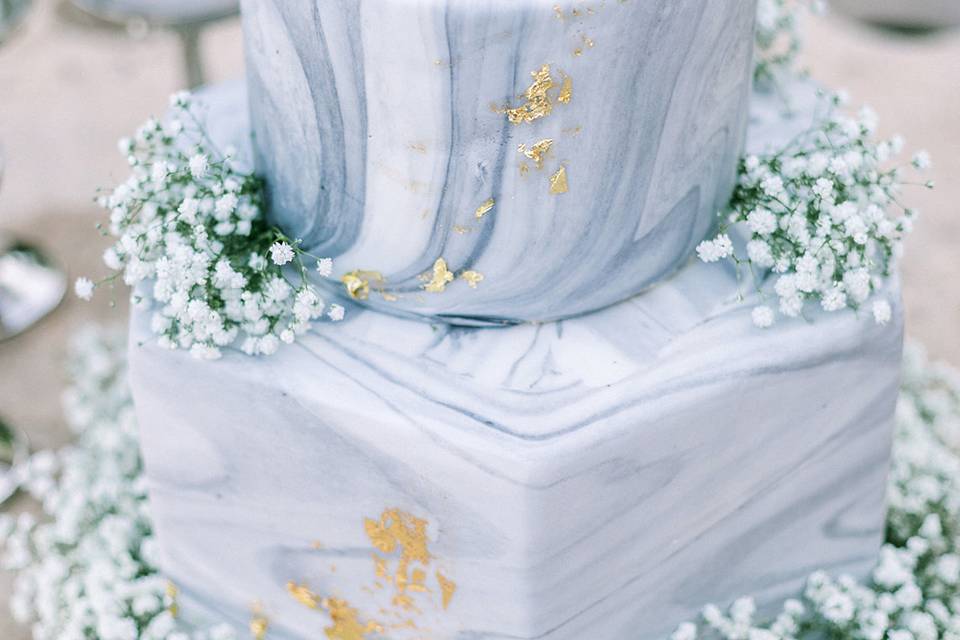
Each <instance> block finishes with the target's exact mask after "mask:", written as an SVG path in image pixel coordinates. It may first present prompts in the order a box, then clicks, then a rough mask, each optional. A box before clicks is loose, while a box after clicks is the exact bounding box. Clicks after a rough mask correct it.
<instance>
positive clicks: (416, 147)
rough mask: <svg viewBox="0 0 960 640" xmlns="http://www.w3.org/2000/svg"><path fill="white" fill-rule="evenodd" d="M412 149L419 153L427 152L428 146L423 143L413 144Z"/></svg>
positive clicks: (411, 144)
mask: <svg viewBox="0 0 960 640" xmlns="http://www.w3.org/2000/svg"><path fill="white" fill-rule="evenodd" d="M410 148H411V149H413V150H414V151H416V152H417V153H426V152H427V145H425V144H423V143H422V142H411V143H410Z"/></svg>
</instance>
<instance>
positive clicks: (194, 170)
mask: <svg viewBox="0 0 960 640" xmlns="http://www.w3.org/2000/svg"><path fill="white" fill-rule="evenodd" d="M189 162H190V175H192V176H193V177H194V179H196V180H200V179H201V178H204V177H206V175H207V171H208V170H209V169H210V162H209V160H207V156H206V155H204V154H202V153H198V154H196V155H195V156H193V157H191V158H190V161H189Z"/></svg>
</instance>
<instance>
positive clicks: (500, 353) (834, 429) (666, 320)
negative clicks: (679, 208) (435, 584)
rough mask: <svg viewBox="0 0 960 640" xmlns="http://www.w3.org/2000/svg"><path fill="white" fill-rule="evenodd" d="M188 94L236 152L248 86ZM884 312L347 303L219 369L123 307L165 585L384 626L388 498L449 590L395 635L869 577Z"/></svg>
mask: <svg viewBox="0 0 960 640" xmlns="http://www.w3.org/2000/svg"><path fill="white" fill-rule="evenodd" d="M809 91H810V89H809V87H806V88H804V87H799V88H797V89H795V92H794V94H795V95H804V93H806V94H809ZM206 99H207V100H208V102H209V103H210V113H211V121H210V129H211V131H212V132H213V136H214V137H215V138H216V139H217V140H220V141H223V142H224V143H226V142H229V141H237V142H242V141H243V139H244V136H245V132H246V131H247V129H246V127H245V124H244V117H243V113H244V111H243V109H242V108H239V105H242V104H243V100H244V94H243V89H242V87H241V86H239V85H234V86H233V87H227V88H223V89H220V90H218V91H215V92H213V93H211V94H208V96H207V98H206ZM780 105H781V103H780V102H779V99H778V98H776V97H772V96H768V97H759V96H758V97H756V98H755V100H754V103H753V106H754V109H753V114H752V118H751V121H752V127H753V129H752V131H754V132H757V133H756V135H753V136H751V141H750V146H751V148H754V149H759V148H762V147H764V146H766V145H767V144H769V143H771V141H773V144H777V143H778V142H779V141H780V140H781V139H789V138H790V137H792V133H793V132H795V131H796V130H797V129H798V128H801V127H804V126H807V124H809V122H810V113H809V109H808V108H806V106H805V108H804V109H801V111H800V113H799V114H798V115H796V116H795V117H794V118H793V119H792V120H790V121H788V120H786V119H784V118H783V117H779V116H778V115H777V114H778V113H779V112H780ZM742 287H743V290H744V291H749V290H751V286H750V285H749V283H744V284H743V285H742ZM882 295H884V296H886V297H887V298H888V299H889V300H890V301H891V302H894V303H895V304H894V321H893V322H892V323H891V325H889V326H886V327H878V326H876V325H875V324H874V323H873V321H872V319H871V318H869V317H868V315H869V314H864V315H860V316H858V315H857V314H854V313H853V312H841V313H834V314H825V313H821V312H814V313H812V320H813V322H811V323H808V322H804V321H784V322H781V323H780V324H778V325H776V326H775V327H774V328H772V329H769V330H766V331H762V330H758V329H755V328H754V327H753V326H752V324H751V322H750V309H751V306H752V305H753V304H754V303H755V301H754V300H752V299H750V298H748V299H746V300H743V301H740V300H739V299H738V285H737V281H736V277H735V275H734V273H733V272H732V271H731V270H730V269H728V268H725V267H724V266H718V265H703V264H699V263H697V264H691V265H689V266H687V267H686V268H684V269H683V270H682V271H680V272H679V273H678V274H676V275H675V276H673V277H672V278H670V279H669V280H667V281H666V282H663V283H661V284H660V285H658V286H657V287H654V288H653V289H651V290H650V291H648V292H646V293H645V294H643V295H641V296H638V297H636V298H633V299H631V300H629V301H627V302H624V303H621V304H619V305H615V306H612V307H610V308H607V309H605V310H602V311H600V312H597V313H593V314H590V315H586V316H583V317H579V318H575V319H572V320H567V321H562V322H556V323H549V324H524V325H519V326H513V327H507V328H499V329H468V328H457V327H451V326H449V325H446V324H443V323H438V324H434V325H431V324H427V323H424V322H418V321H413V320H408V319H402V318H396V317H392V316H388V315H384V314H379V313H374V312H369V311H362V310H359V309H352V310H351V311H350V313H349V315H348V318H347V320H345V321H344V322H342V323H339V324H331V325H323V326H318V327H317V328H316V330H315V331H314V332H313V333H312V334H310V335H309V336H308V337H307V338H306V340H305V341H304V342H303V343H302V344H298V345H295V346H291V347H286V348H284V349H283V350H282V351H281V352H280V353H279V354H277V355H275V356H272V357H271V358H269V359H263V360H257V359H251V358H248V357H245V356H240V355H237V354H231V355H228V356H227V357H226V358H225V359H223V360H222V361H219V362H215V363H206V362H198V361H195V360H192V359H190V357H189V356H187V355H186V354H183V353H171V352H166V351H162V350H160V349H158V348H157V347H155V346H153V344H152V337H151V336H150V333H149V329H148V326H147V325H148V318H147V315H146V313H144V312H137V313H136V315H135V316H134V319H133V324H132V339H131V342H132V344H131V350H130V363H131V385H132V389H133V393H134V398H135V402H136V408H137V413H138V419H139V424H140V429H141V440H142V443H143V449H144V456H145V460H146V465H147V477H148V481H149V484H150V492H151V509H152V513H153V516H154V521H155V525H156V530H157V535H158V540H159V543H160V548H161V553H162V564H163V569H164V571H166V572H167V573H168V574H169V575H170V576H171V578H172V579H173V580H174V581H175V583H176V584H177V585H178V586H179V588H180V589H181V591H182V593H183V594H184V598H185V602H184V604H185V607H184V608H185V610H186V611H188V612H190V611H196V610H197V609H201V610H203V611H205V612H206V613H209V614H211V615H213V616H214V617H218V618H225V619H227V620H229V621H231V622H234V623H235V624H237V625H238V626H241V627H242V626H244V625H245V624H246V623H247V621H248V619H249V618H250V616H251V606H252V605H253V604H254V603H258V604H259V606H260V610H261V611H262V613H263V614H264V615H265V616H266V617H267V618H268V619H269V620H270V625H271V627H270V635H269V636H268V637H269V638H271V639H277V640H307V639H309V638H316V637H320V636H322V634H323V632H324V631H323V630H324V629H325V628H327V627H329V626H330V625H331V624H332V622H331V620H330V619H329V618H328V617H327V616H326V615H325V614H324V613H322V612H319V611H315V610H311V609H308V608H306V607H304V606H303V605H302V604H300V603H299V602H297V601H295V600H294V599H293V598H292V597H291V596H290V595H289V594H288V593H287V591H286V584H287V582H288V581H294V582H296V583H298V584H306V585H308V586H309V587H310V588H311V590H312V591H314V592H316V593H317V594H320V595H324V596H334V597H338V598H344V599H346V600H348V601H349V602H350V603H351V605H352V606H353V607H354V608H355V609H356V610H357V611H358V612H359V614H360V616H361V620H364V621H371V620H377V621H380V622H386V620H385V617H388V616H385V615H384V614H383V613H382V612H381V611H380V608H381V607H384V606H386V607H387V608H388V609H389V607H390V605H389V603H385V602H384V600H383V599H384V597H385V596H384V592H381V591H379V590H376V589H371V588H370V585H371V584H372V583H373V581H374V580H375V579H376V576H375V574H374V572H373V563H372V561H371V554H372V553H373V552H374V548H373V547H372V546H371V544H370V541H369V540H368V538H367V536H366V535H364V530H363V523H364V518H376V517H377V516H378V515H379V514H380V513H381V512H382V511H383V510H384V509H386V508H391V507H396V508H400V509H403V510H404V511H407V512H410V513H413V514H415V515H417V516H418V517H422V518H423V519H425V520H427V521H428V522H429V523H430V528H429V536H430V542H431V544H430V548H431V552H432V553H433V554H434V564H435V566H436V567H439V568H441V569H442V570H443V572H444V574H445V575H446V576H448V577H449V578H450V579H452V580H454V581H455V582H456V584H457V591H456V593H455V595H454V598H453V599H452V601H451V603H450V606H449V608H448V609H446V610H443V609H442V608H438V607H432V608H431V607H428V606H426V605H425V604H424V605H423V606H422V610H423V614H422V615H420V616H415V617H416V620H417V622H418V625H419V628H418V630H417V631H416V632H414V631H413V630H411V629H391V630H388V631H387V632H386V633H384V634H383V637H386V638H389V639H390V640H408V639H412V638H417V637H428V638H431V640H454V639H456V640H507V639H511V640H516V639H524V640H532V639H533V638H537V639H541V640H582V639H583V638H591V640H593V639H596V640H631V639H634V638H636V639H637V640H647V639H656V638H664V637H666V635H667V634H668V632H669V631H670V630H671V629H672V627H673V626H674V625H675V624H676V623H677V622H679V621H681V620H683V619H687V618H690V617H692V616H693V615H694V614H695V612H696V611H697V609H698V608H699V607H701V606H702V605H703V604H705V603H707V602H719V603H725V602H727V601H729V599H730V598H733V597H735V596H739V595H743V594H754V595H756V596H757V597H758V599H759V601H760V602H761V603H772V602H774V601H776V600H777V599H779V598H782V597H785V596H786V595H788V594H791V593H793V592H795V591H796V590H798V589H799V588H800V585H801V582H802V580H803V578H804V577H805V576H806V575H807V574H808V573H809V572H811V571H813V570H815V569H821V568H822V569H826V570H829V571H834V572H841V571H845V572H850V573H852V574H854V575H858V576H863V575H866V573H867V571H868V568H869V567H870V566H871V564H872V562H873V559H874V556H875V554H876V552H877V550H878V548H879V545H880V541H881V538H882V523H883V512H884V505H883V494H884V486H885V475H886V468H887V459H888V455H889V446H890V431H891V428H892V421H893V409H894V402H895V399H896V390H897V387H898V381H899V366H900V346H901V333H902V315H901V308H900V305H899V290H898V287H897V285H896V283H891V284H890V285H889V286H888V288H887V290H885V291H884V292H883V293H882ZM317 541H318V542H320V543H322V544H321V545H319V546H318V545H316V544H315V542H317ZM429 595H431V596H433V595H435V593H433V594H429ZM424 598H427V601H429V599H428V596H424ZM391 615H392V614H391ZM369 637H370V638H371V639H372V638H375V637H377V636H376V635H375V634H370V635H369Z"/></svg>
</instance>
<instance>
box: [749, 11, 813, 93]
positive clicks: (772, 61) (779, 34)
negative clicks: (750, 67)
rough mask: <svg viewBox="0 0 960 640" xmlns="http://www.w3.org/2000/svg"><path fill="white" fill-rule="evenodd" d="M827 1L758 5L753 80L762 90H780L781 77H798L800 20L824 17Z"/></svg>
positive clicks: (800, 45)
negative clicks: (808, 16)
mask: <svg viewBox="0 0 960 640" xmlns="http://www.w3.org/2000/svg"><path fill="white" fill-rule="evenodd" d="M825 11H826V2H824V0H760V1H759V2H758V4H757V28H756V46H755V55H754V72H753V77H754V81H755V82H756V83H757V85H759V86H761V87H767V86H776V84H777V82H778V81H779V77H780V76H781V75H784V74H787V75H795V73H796V63H797V56H798V55H799V54H800V50H801V48H802V44H803V43H802V41H801V38H800V30H799V25H798V22H799V18H800V15H801V14H802V13H803V12H809V13H813V14H822V13H824V12H825Z"/></svg>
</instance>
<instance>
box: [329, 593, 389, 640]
mask: <svg viewBox="0 0 960 640" xmlns="http://www.w3.org/2000/svg"><path fill="white" fill-rule="evenodd" d="M320 605H321V606H322V607H323V608H324V609H325V610H326V612H327V613H328V614H329V615H330V621H331V622H333V625H332V626H329V627H326V628H325V629H324V630H323V632H324V634H326V636H327V638H329V640H364V639H365V638H367V637H369V635H370V634H371V633H382V632H383V626H381V625H380V624H379V623H377V622H373V621H370V622H367V623H366V624H361V623H360V619H359V614H358V613H357V610H356V609H354V608H353V607H351V606H350V603H349V602H347V601H346V600H341V599H339V598H323V599H322V600H321V601H320Z"/></svg>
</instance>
